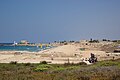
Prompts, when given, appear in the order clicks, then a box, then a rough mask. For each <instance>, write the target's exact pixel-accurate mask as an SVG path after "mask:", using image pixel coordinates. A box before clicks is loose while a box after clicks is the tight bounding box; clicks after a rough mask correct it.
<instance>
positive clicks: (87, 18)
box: [0, 0, 120, 42]
mask: <svg viewBox="0 0 120 80" xmlns="http://www.w3.org/2000/svg"><path fill="white" fill-rule="evenodd" d="M90 38H93V39H103V38H106V39H120V0H0V42H13V41H14V40H15V41H17V42H18V41H20V40H22V39H26V40H29V41H30V42H52V41H59V40H80V39H90Z"/></svg>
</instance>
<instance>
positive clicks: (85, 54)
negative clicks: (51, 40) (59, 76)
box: [0, 44, 120, 64]
mask: <svg viewBox="0 0 120 80" xmlns="http://www.w3.org/2000/svg"><path fill="white" fill-rule="evenodd" d="M80 48H81V46H79V45H76V44H75V45H74V44H72V45H71V44H69V45H63V46H58V47H54V48H51V49H46V50H43V51H40V52H19V51H0V63H10V62H11V61H17V62H18V63H40V62H41V61H47V62H48V63H49V64H64V63H68V62H69V63H79V62H86V63H87V64H89V62H88V61H86V60H88V59H89V58H90V53H93V54H95V56H96V57H97V58H98V61H101V60H107V59H112V58H113V55H111V56H107V54H108V53H106V52H104V51H100V50H90V49H88V50H80ZM110 54H112V53H110ZM115 58H120V56H116V57H115Z"/></svg>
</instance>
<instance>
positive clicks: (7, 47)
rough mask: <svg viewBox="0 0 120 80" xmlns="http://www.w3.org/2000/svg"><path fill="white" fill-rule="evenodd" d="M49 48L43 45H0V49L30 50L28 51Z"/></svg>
mask: <svg viewBox="0 0 120 80" xmlns="http://www.w3.org/2000/svg"><path fill="white" fill-rule="evenodd" d="M48 48H51V47H50V46H49V47H46V46H43V47H42V48H40V47H37V46H0V51H30V52H38V51H41V50H45V49H48Z"/></svg>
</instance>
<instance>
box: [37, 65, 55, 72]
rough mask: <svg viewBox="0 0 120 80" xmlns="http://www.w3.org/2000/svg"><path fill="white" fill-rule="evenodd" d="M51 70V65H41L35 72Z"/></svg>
mask: <svg viewBox="0 0 120 80" xmlns="http://www.w3.org/2000/svg"><path fill="white" fill-rule="evenodd" d="M51 68H53V67H52V66H51V65H47V64H41V65H39V66H38V67H37V68H36V69H35V71H47V70H49V69H51Z"/></svg>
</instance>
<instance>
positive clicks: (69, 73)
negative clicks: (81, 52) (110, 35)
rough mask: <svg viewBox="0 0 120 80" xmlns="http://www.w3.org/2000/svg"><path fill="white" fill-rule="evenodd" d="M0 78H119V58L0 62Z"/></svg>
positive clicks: (48, 79) (45, 79) (27, 79)
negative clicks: (47, 61)
mask: <svg viewBox="0 0 120 80" xmlns="http://www.w3.org/2000/svg"><path fill="white" fill-rule="evenodd" d="M0 80H120V59H117V60H106V61H100V62H96V63H94V64H92V65H86V64H85V63H78V64H75V63H69V64H67V65H66V64H40V63H37V64H35V63H34V64H32V63H17V64H14V65H13V63H12V64H11V63H0Z"/></svg>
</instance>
